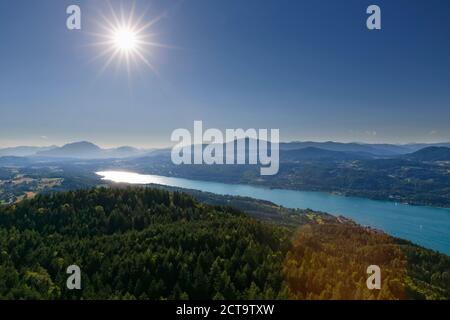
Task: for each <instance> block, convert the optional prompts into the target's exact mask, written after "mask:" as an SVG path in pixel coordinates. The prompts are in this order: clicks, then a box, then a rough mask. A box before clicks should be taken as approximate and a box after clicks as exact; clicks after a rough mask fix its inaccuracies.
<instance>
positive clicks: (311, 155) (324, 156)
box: [280, 147, 375, 162]
mask: <svg viewBox="0 0 450 320" xmlns="http://www.w3.org/2000/svg"><path fill="white" fill-rule="evenodd" d="M374 158H375V156H374V155H372V154H370V153H365V152H344V151H332V150H326V149H320V148H316V147H307V148H304V149H296V150H282V151H281V154H280V160H281V161H282V162H291V161H305V160H315V161H320V160H323V161H344V160H367V159H374Z"/></svg>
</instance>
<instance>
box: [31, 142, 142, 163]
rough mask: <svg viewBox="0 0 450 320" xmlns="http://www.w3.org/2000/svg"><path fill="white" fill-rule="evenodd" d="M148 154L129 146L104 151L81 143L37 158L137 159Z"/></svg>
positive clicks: (58, 148)
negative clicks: (136, 157)
mask: <svg viewBox="0 0 450 320" xmlns="http://www.w3.org/2000/svg"><path fill="white" fill-rule="evenodd" d="M146 152H148V150H140V149H136V148H133V147H128V146H124V147H119V148H113V149H102V148H100V147H99V146H97V145H95V144H93V143H91V142H88V141H81V142H74V143H69V144H66V145H64V146H62V147H57V148H53V149H50V150H46V151H40V152H37V153H36V156H39V157H51V158H77V159H107V158H128V157H135V156H139V155H143V154H145V153H146Z"/></svg>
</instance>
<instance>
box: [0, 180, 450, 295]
mask: <svg viewBox="0 0 450 320" xmlns="http://www.w3.org/2000/svg"><path fill="white" fill-rule="evenodd" d="M247 201H249V200H247ZM270 210H271V215H273V214H274V213H273V212H272V211H273V210H275V209H274V208H271V209H270ZM296 213H297V214H302V215H304V216H305V217H306V218H304V219H299V220H298V221H299V222H298V225H297V226H290V227H283V226H281V224H275V223H268V222H264V221H259V220H258V219H255V218H252V217H250V216H248V215H247V214H246V213H244V212H241V211H239V210H236V209H233V208H230V207H223V206H212V205H206V204H204V203H200V202H198V201H197V200H195V199H194V198H193V197H191V196H189V195H186V194H183V193H179V192H167V191H164V190H161V189H151V188H111V189H107V188H97V189H91V190H81V191H73V192H64V193H55V194H51V195H38V196H36V197H35V198H34V199H33V200H25V201H22V202H20V203H18V204H15V205H9V206H3V207H0V299H80V298H83V299H200V298H203V299H305V298H306V299H308V298H311V299H408V298H420V299H423V298H435V299H440V298H444V299H449V298H450V293H449V289H448V288H449V287H450V279H449V270H450V258H449V257H447V256H444V255H440V254H438V253H434V252H432V251H429V250H426V249H422V248H418V247H416V246H414V245H412V244H410V243H407V242H401V241H399V240H397V239H394V238H392V237H389V236H387V235H385V234H382V233H379V232H376V231H373V230H370V229H365V228H362V227H359V226H357V225H355V224H353V223H351V222H349V221H346V220H339V219H326V218H325V219H323V218H322V216H321V215H320V214H316V213H313V212H306V211H305V212H296ZM284 214H286V213H284ZM253 216H257V215H256V214H255V212H253ZM271 220H272V219H271ZM274 221H275V220H274ZM282 221H285V219H283V220H282ZM283 225H285V224H283ZM349 261H353V263H348V262H349ZM373 263H376V264H379V265H380V267H381V268H382V270H383V272H384V273H383V275H387V277H386V278H383V279H384V280H386V281H384V280H383V281H384V282H383V288H382V290H376V291H369V290H368V289H367V288H366V287H365V279H366V278H367V274H366V273H365V268H366V266H368V265H370V264H373ZM73 264H75V265H78V266H80V268H81V272H82V289H81V290H79V291H77V290H75V291H69V290H68V289H66V279H67V277H68V275H67V274H66V268H67V267H68V266H69V265H73Z"/></svg>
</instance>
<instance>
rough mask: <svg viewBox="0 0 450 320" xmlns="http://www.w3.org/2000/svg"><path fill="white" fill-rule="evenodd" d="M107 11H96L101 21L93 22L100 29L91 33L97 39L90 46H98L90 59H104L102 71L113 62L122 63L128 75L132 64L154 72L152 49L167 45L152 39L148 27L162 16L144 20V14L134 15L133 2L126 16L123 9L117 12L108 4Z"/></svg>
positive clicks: (152, 35) (152, 34) (153, 35)
mask: <svg viewBox="0 0 450 320" xmlns="http://www.w3.org/2000/svg"><path fill="white" fill-rule="evenodd" d="M110 11H111V14H110V17H107V16H105V15H103V14H100V15H101V17H102V18H103V19H102V22H97V23H98V26H99V28H100V29H101V31H100V32H98V33H94V34H92V35H94V36H95V37H96V38H97V41H95V42H94V43H92V45H93V46H97V47H101V48H102V51H101V52H100V54H98V55H97V56H96V57H94V60H96V59H98V58H105V63H104V66H103V68H102V71H104V70H105V69H106V68H107V67H108V66H110V65H111V64H112V63H113V62H116V63H117V65H118V66H120V65H126V68H127V70H128V74H129V75H130V73H131V68H132V66H135V67H136V66H138V65H139V63H141V64H144V65H146V66H148V67H149V68H150V69H151V70H153V71H154V72H155V73H156V69H155V67H154V66H153V64H152V63H150V56H151V53H152V52H153V50H152V49H153V48H155V47H165V48H167V47H168V46H166V45H163V44H160V43H158V42H156V41H155V39H154V37H155V34H154V32H151V30H150V29H152V27H153V26H154V25H155V24H156V23H157V22H158V21H159V20H160V19H161V18H162V17H164V15H161V16H158V17H156V18H154V19H152V20H148V21H145V13H144V14H143V15H141V16H139V17H136V16H135V8H134V5H133V7H132V8H131V10H130V13H129V14H128V15H127V14H126V13H125V12H124V10H123V8H122V9H121V11H120V14H117V13H116V12H115V11H114V9H113V8H112V7H111V6H110Z"/></svg>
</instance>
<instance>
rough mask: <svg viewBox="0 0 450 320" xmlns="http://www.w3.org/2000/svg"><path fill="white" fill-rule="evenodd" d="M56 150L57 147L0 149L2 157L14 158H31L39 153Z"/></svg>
mask: <svg viewBox="0 0 450 320" xmlns="http://www.w3.org/2000/svg"><path fill="white" fill-rule="evenodd" d="M53 148H55V146H50V147H27V146H20V147H12V148H3V149H0V157H6V156H12V157H29V156H32V155H34V154H36V153H37V152H42V151H47V150H50V149H53Z"/></svg>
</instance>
